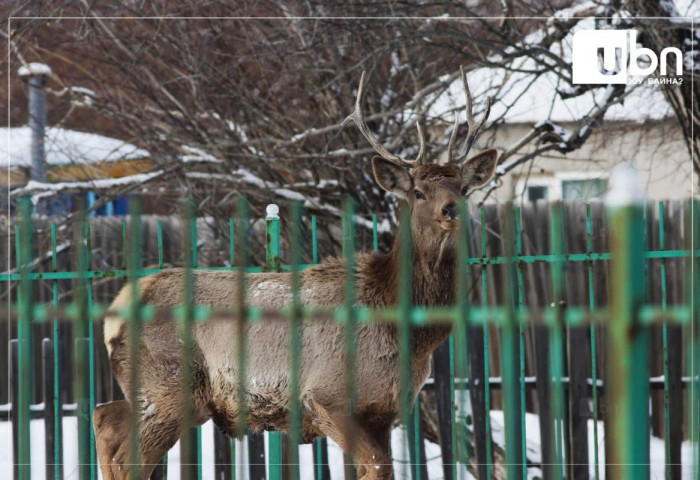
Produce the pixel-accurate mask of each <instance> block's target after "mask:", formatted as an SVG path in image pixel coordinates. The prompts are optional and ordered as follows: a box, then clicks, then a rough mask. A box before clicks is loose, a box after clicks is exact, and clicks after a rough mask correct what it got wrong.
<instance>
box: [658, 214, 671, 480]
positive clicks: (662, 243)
mask: <svg viewBox="0 0 700 480" xmlns="http://www.w3.org/2000/svg"><path fill="white" fill-rule="evenodd" d="M659 248H660V249H661V250H663V249H664V248H666V238H665V232H664V203H663V202H659ZM661 308H662V309H664V310H666V259H661ZM662 328H663V330H662V342H663V362H664V450H665V453H666V457H665V458H666V466H665V469H664V470H665V474H666V478H667V479H668V480H670V479H671V402H670V370H669V364H668V323H667V322H664V325H663V327H662Z"/></svg>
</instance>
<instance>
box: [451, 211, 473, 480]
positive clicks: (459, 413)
mask: <svg viewBox="0 0 700 480" xmlns="http://www.w3.org/2000/svg"><path fill="white" fill-rule="evenodd" d="M458 208H459V218H461V219H463V221H461V222H460V223H459V229H458V233H457V239H458V240H457V258H466V257H467V256H468V255H469V209H468V208H467V203H466V201H465V200H464V199H461V200H460V203H459V206H458ZM456 274H457V288H456V301H455V308H456V310H457V319H456V321H455V323H454V329H453V334H452V337H451V340H452V341H451V345H452V355H450V357H451V363H452V365H451V368H450V370H451V375H450V390H451V393H452V398H453V399H454V400H453V402H454V407H453V409H452V410H453V413H452V425H453V427H452V439H453V440H452V445H453V452H455V453H457V452H460V454H455V455H454V458H455V459H462V461H463V462H465V463H466V462H468V455H466V454H464V453H465V452H468V451H469V450H470V448H469V446H468V445H466V444H465V445H462V444H460V442H465V443H466V442H468V441H469V440H468V439H467V438H466V437H465V436H464V435H457V425H462V424H466V422H467V417H468V415H469V413H470V409H469V408H468V405H469V404H470V402H469V391H468V389H466V388H460V389H456V388H455V378H459V379H460V380H464V379H468V378H469V353H468V341H467V340H468V339H467V335H468V329H469V315H470V311H469V310H470V308H469V307H470V305H469V288H470V286H471V285H470V278H469V267H468V266H467V264H466V263H465V262H459V263H458V264H457V272H456ZM466 466H467V465H460V467H461V468H460V471H459V472H458V471H457V460H455V465H454V467H453V476H454V477H455V478H458V475H459V473H461V470H462V469H464V468H466Z"/></svg>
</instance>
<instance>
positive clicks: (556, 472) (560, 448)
mask: <svg viewBox="0 0 700 480" xmlns="http://www.w3.org/2000/svg"><path fill="white" fill-rule="evenodd" d="M562 217H563V214H562V204H561V202H555V203H553V204H552V209H551V213H550V222H551V226H550V229H551V231H550V236H551V238H550V245H551V249H552V254H553V255H554V256H555V260H554V262H553V263H552V298H553V300H554V318H553V322H552V325H550V331H549V364H550V379H552V380H551V381H552V388H551V389H550V403H551V424H552V425H554V439H553V442H552V459H553V461H554V465H552V469H551V471H552V473H553V478H555V479H562V478H564V468H565V467H566V464H565V461H564V444H563V442H564V389H563V385H562V376H563V365H562V363H563V355H564V354H563V344H564V340H563V331H564V288H563V287H564V285H563V282H564V265H563V237H562V235H563V231H562V223H563V218H562Z"/></svg>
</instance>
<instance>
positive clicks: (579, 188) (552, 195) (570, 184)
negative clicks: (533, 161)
mask: <svg viewBox="0 0 700 480" xmlns="http://www.w3.org/2000/svg"><path fill="white" fill-rule="evenodd" d="M607 188H608V180H607V178H606V177H605V176H604V174H602V173H588V172H586V173H576V172H561V173H554V174H552V175H536V176H523V177H521V178H519V179H518V180H517V182H516V185H515V195H516V196H518V197H519V196H520V195H522V197H523V200H524V201H526V202H537V201H538V200H577V199H579V200H590V199H593V198H601V197H602V196H603V195H604V194H605V192H606V190H607Z"/></svg>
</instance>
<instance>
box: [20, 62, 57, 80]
mask: <svg viewBox="0 0 700 480" xmlns="http://www.w3.org/2000/svg"><path fill="white" fill-rule="evenodd" d="M17 75H19V76H20V77H27V76H30V75H46V76H47V77H48V76H49V75H51V67H49V66H48V65H46V64H44V63H38V62H31V63H29V64H27V65H22V66H21V67H19V69H17Z"/></svg>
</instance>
